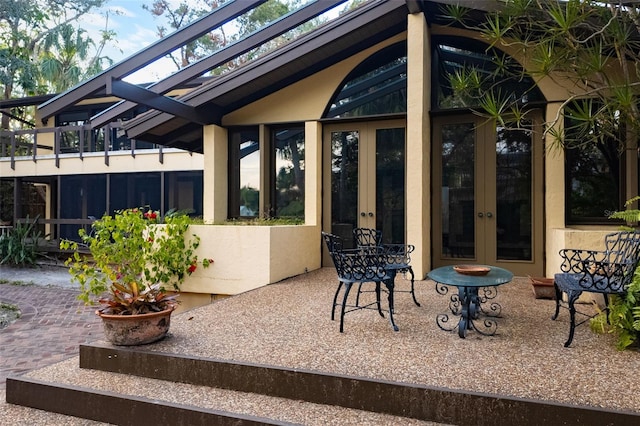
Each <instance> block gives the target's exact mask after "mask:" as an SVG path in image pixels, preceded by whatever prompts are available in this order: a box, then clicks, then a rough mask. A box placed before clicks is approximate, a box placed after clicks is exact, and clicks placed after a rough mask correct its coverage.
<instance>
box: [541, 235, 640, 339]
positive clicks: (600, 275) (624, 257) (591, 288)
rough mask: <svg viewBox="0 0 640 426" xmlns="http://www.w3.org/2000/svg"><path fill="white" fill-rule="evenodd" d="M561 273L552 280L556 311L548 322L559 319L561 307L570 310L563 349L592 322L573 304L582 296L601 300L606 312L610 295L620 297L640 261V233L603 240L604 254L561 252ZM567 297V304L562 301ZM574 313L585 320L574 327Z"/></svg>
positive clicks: (594, 252)
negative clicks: (596, 296) (580, 328)
mask: <svg viewBox="0 0 640 426" xmlns="http://www.w3.org/2000/svg"><path fill="white" fill-rule="evenodd" d="M560 256H561V257H562V264H561V265H560V270H561V271H562V272H561V273H558V274H555V276H554V288H555V292H556V310H555V313H554V315H553V316H552V317H551V319H553V320H555V319H557V318H558V314H559V311H560V307H561V306H562V307H565V308H567V309H568V310H569V316H570V328H569V337H568V339H567V341H566V342H565V344H564V346H565V347H568V346H569V345H570V344H571V342H572V341H573V335H574V332H575V328H576V326H578V325H580V324H582V323H584V322H586V321H588V320H589V319H591V318H593V315H589V314H586V313H583V312H580V311H577V310H576V307H575V303H576V301H577V300H578V298H579V297H580V295H581V294H582V293H584V292H589V293H599V294H602V295H603V296H604V301H605V310H607V309H608V306H609V298H608V296H609V295H610V294H615V295H623V294H624V293H625V292H626V290H627V288H628V286H629V284H630V283H631V281H632V280H633V275H634V272H635V270H636V267H637V266H638V261H639V260H640V232H633V231H621V232H615V233H611V234H608V235H606V236H605V250H602V251H599V250H577V249H562V250H560ZM563 294H566V296H567V297H566V301H564V300H563ZM576 313H577V314H580V315H582V316H585V317H587V318H585V319H584V320H582V321H580V322H579V323H577V324H576Z"/></svg>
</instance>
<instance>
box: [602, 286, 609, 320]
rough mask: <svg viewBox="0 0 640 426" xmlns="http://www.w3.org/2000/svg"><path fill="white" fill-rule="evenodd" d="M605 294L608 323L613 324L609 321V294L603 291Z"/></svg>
mask: <svg viewBox="0 0 640 426" xmlns="http://www.w3.org/2000/svg"><path fill="white" fill-rule="evenodd" d="M602 295H603V296H604V310H605V312H606V313H607V324H609V325H611V322H610V321H609V295H608V294H607V293H602Z"/></svg>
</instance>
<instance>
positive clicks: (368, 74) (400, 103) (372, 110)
mask: <svg viewBox="0 0 640 426" xmlns="http://www.w3.org/2000/svg"><path fill="white" fill-rule="evenodd" d="M329 105H330V107H329V110H328V112H327V113H326V115H325V117H343V118H344V117H363V116H367V115H376V114H390V113H400V112H406V111H407V45H406V43H404V42H401V43H397V44H394V45H392V46H389V47H387V48H385V49H382V50H381V51H379V52H377V53H375V54H373V55H372V56H371V57H370V58H368V59H367V60H365V61H364V62H363V63H362V64H360V65H359V66H358V67H357V68H356V69H355V70H353V71H352V72H351V74H349V75H348V76H347V78H346V79H345V83H344V85H343V86H342V89H341V90H340V91H339V92H338V93H337V94H336V96H335V97H334V98H333V99H332V100H331V102H330V104H329Z"/></svg>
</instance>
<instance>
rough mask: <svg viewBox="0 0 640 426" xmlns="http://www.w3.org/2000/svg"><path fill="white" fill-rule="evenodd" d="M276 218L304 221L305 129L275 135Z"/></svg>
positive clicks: (281, 131)
mask: <svg viewBox="0 0 640 426" xmlns="http://www.w3.org/2000/svg"><path fill="white" fill-rule="evenodd" d="M274 142H275V195H274V198H275V200H274V201H275V203H274V204H275V211H274V212H273V214H274V216H276V217H283V216H288V217H298V218H304V128H303V127H293V128H288V129H279V130H277V131H276V132H274Z"/></svg>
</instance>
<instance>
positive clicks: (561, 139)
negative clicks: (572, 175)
mask: <svg viewBox="0 0 640 426" xmlns="http://www.w3.org/2000/svg"><path fill="white" fill-rule="evenodd" d="M632 3H633V2H620V1H617V0H616V1H613V0H611V1H606V0H605V1H601V0H566V1H555V0H536V1H532V0H509V1H504V2H496V4H497V7H496V8H495V9H494V10H492V11H490V12H488V13H486V14H485V15H484V18H482V19H480V20H479V21H476V22H473V21H472V20H471V17H472V16H478V15H477V14H472V13H470V11H469V10H468V9H465V8H464V7H463V6H460V5H459V4H464V2H459V4H457V5H443V6H442V15H443V16H444V17H448V18H449V19H450V20H451V22H452V24H455V25H458V26H462V27H465V28H468V29H471V30H473V31H476V32H478V33H479V34H481V36H482V37H483V39H484V40H485V41H486V42H487V43H488V44H489V46H491V47H492V48H494V47H495V48H499V49H503V50H505V51H509V52H513V55H514V57H515V58H518V60H519V61H521V65H522V69H521V70H520V71H519V72H520V78H525V77H527V78H532V79H534V80H535V81H539V80H542V79H546V80H547V81H548V82H549V83H555V84H557V85H558V86H560V87H563V88H565V89H566V90H567V91H568V94H567V95H566V97H565V96H563V99H566V101H565V104H564V105H563V106H564V107H567V108H565V109H564V110H563V112H562V113H561V114H559V115H558V116H556V117H552V118H551V119H550V121H549V122H548V123H547V125H546V128H547V130H546V132H547V134H549V135H550V136H551V137H552V138H553V140H554V142H555V145H556V146H559V147H565V146H577V145H581V144H601V143H603V141H604V140H606V139H607V138H615V140H616V143H617V144H619V147H620V150H622V149H625V145H626V136H625V135H627V134H629V135H630V134H638V132H639V131H640V109H639V108H638V107H637V106H638V95H640V85H639V84H638V81H639V80H640V67H638V66H637V64H638V63H640V49H639V48H638V47H639V41H638V38H637V34H638V31H639V30H640V19H639V17H640V6H639V5H638V4H637V3H634V4H632ZM474 72H475V71H474V70H473V69H464V70H459V71H457V72H456V73H455V75H451V76H450V80H451V86H452V88H453V89H454V90H455V92H456V93H457V94H458V99H462V100H469V99H475V100H476V101H477V99H478V98H481V99H482V98H484V99H485V101H484V102H475V103H467V105H466V106H467V107H470V108H478V106H484V107H485V111H483V110H482V108H479V109H480V111H479V113H481V114H482V113H484V112H486V114H488V115H489V116H490V117H491V118H494V119H498V121H504V122H508V121H510V119H511V118H513V117H517V116H518V114H516V111H515V110H516V109H519V108H522V99H521V98H520V97H518V96H515V97H511V98H510V99H508V102H507V103H506V104H505V103H503V102H501V100H502V99H503V97H502V96H497V95H496V92H497V91H498V90H499V88H500V84H499V81H500V80H503V81H504V80H505V79H506V78H509V77H511V78H517V75H515V74H512V75H509V74H508V73H505V69H504V68H502V67H500V66H496V67H495V71H494V72H492V73H491V72H489V73H486V74H485V75H484V76H483V83H481V84H480V85H477V84H475V83H474V84H468V85H460V82H461V81H466V82H471V81H472V79H469V78H467V77H466V75H471V74H472V73H474ZM511 72H512V73H513V72H516V73H517V72H518V71H517V69H516V68H512V70H511ZM496 82H498V83H497V84H496ZM480 88H482V90H480ZM584 98H590V99H592V100H593V105H599V106H598V107H596V108H584V107H585V106H586V105H584V104H583V105H580V106H577V107H572V106H571V105H572V104H573V103H574V102H575V101H577V100H580V99H584ZM497 100H500V101H497ZM588 102H591V101H588ZM567 117H569V118H571V119H572V124H571V125H572V126H573V129H571V130H572V131H570V132H566V133H562V132H555V131H554V130H553V129H554V128H556V124H560V125H563V124H565V118H567ZM515 125H517V123H516V124H514V126H515Z"/></svg>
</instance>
